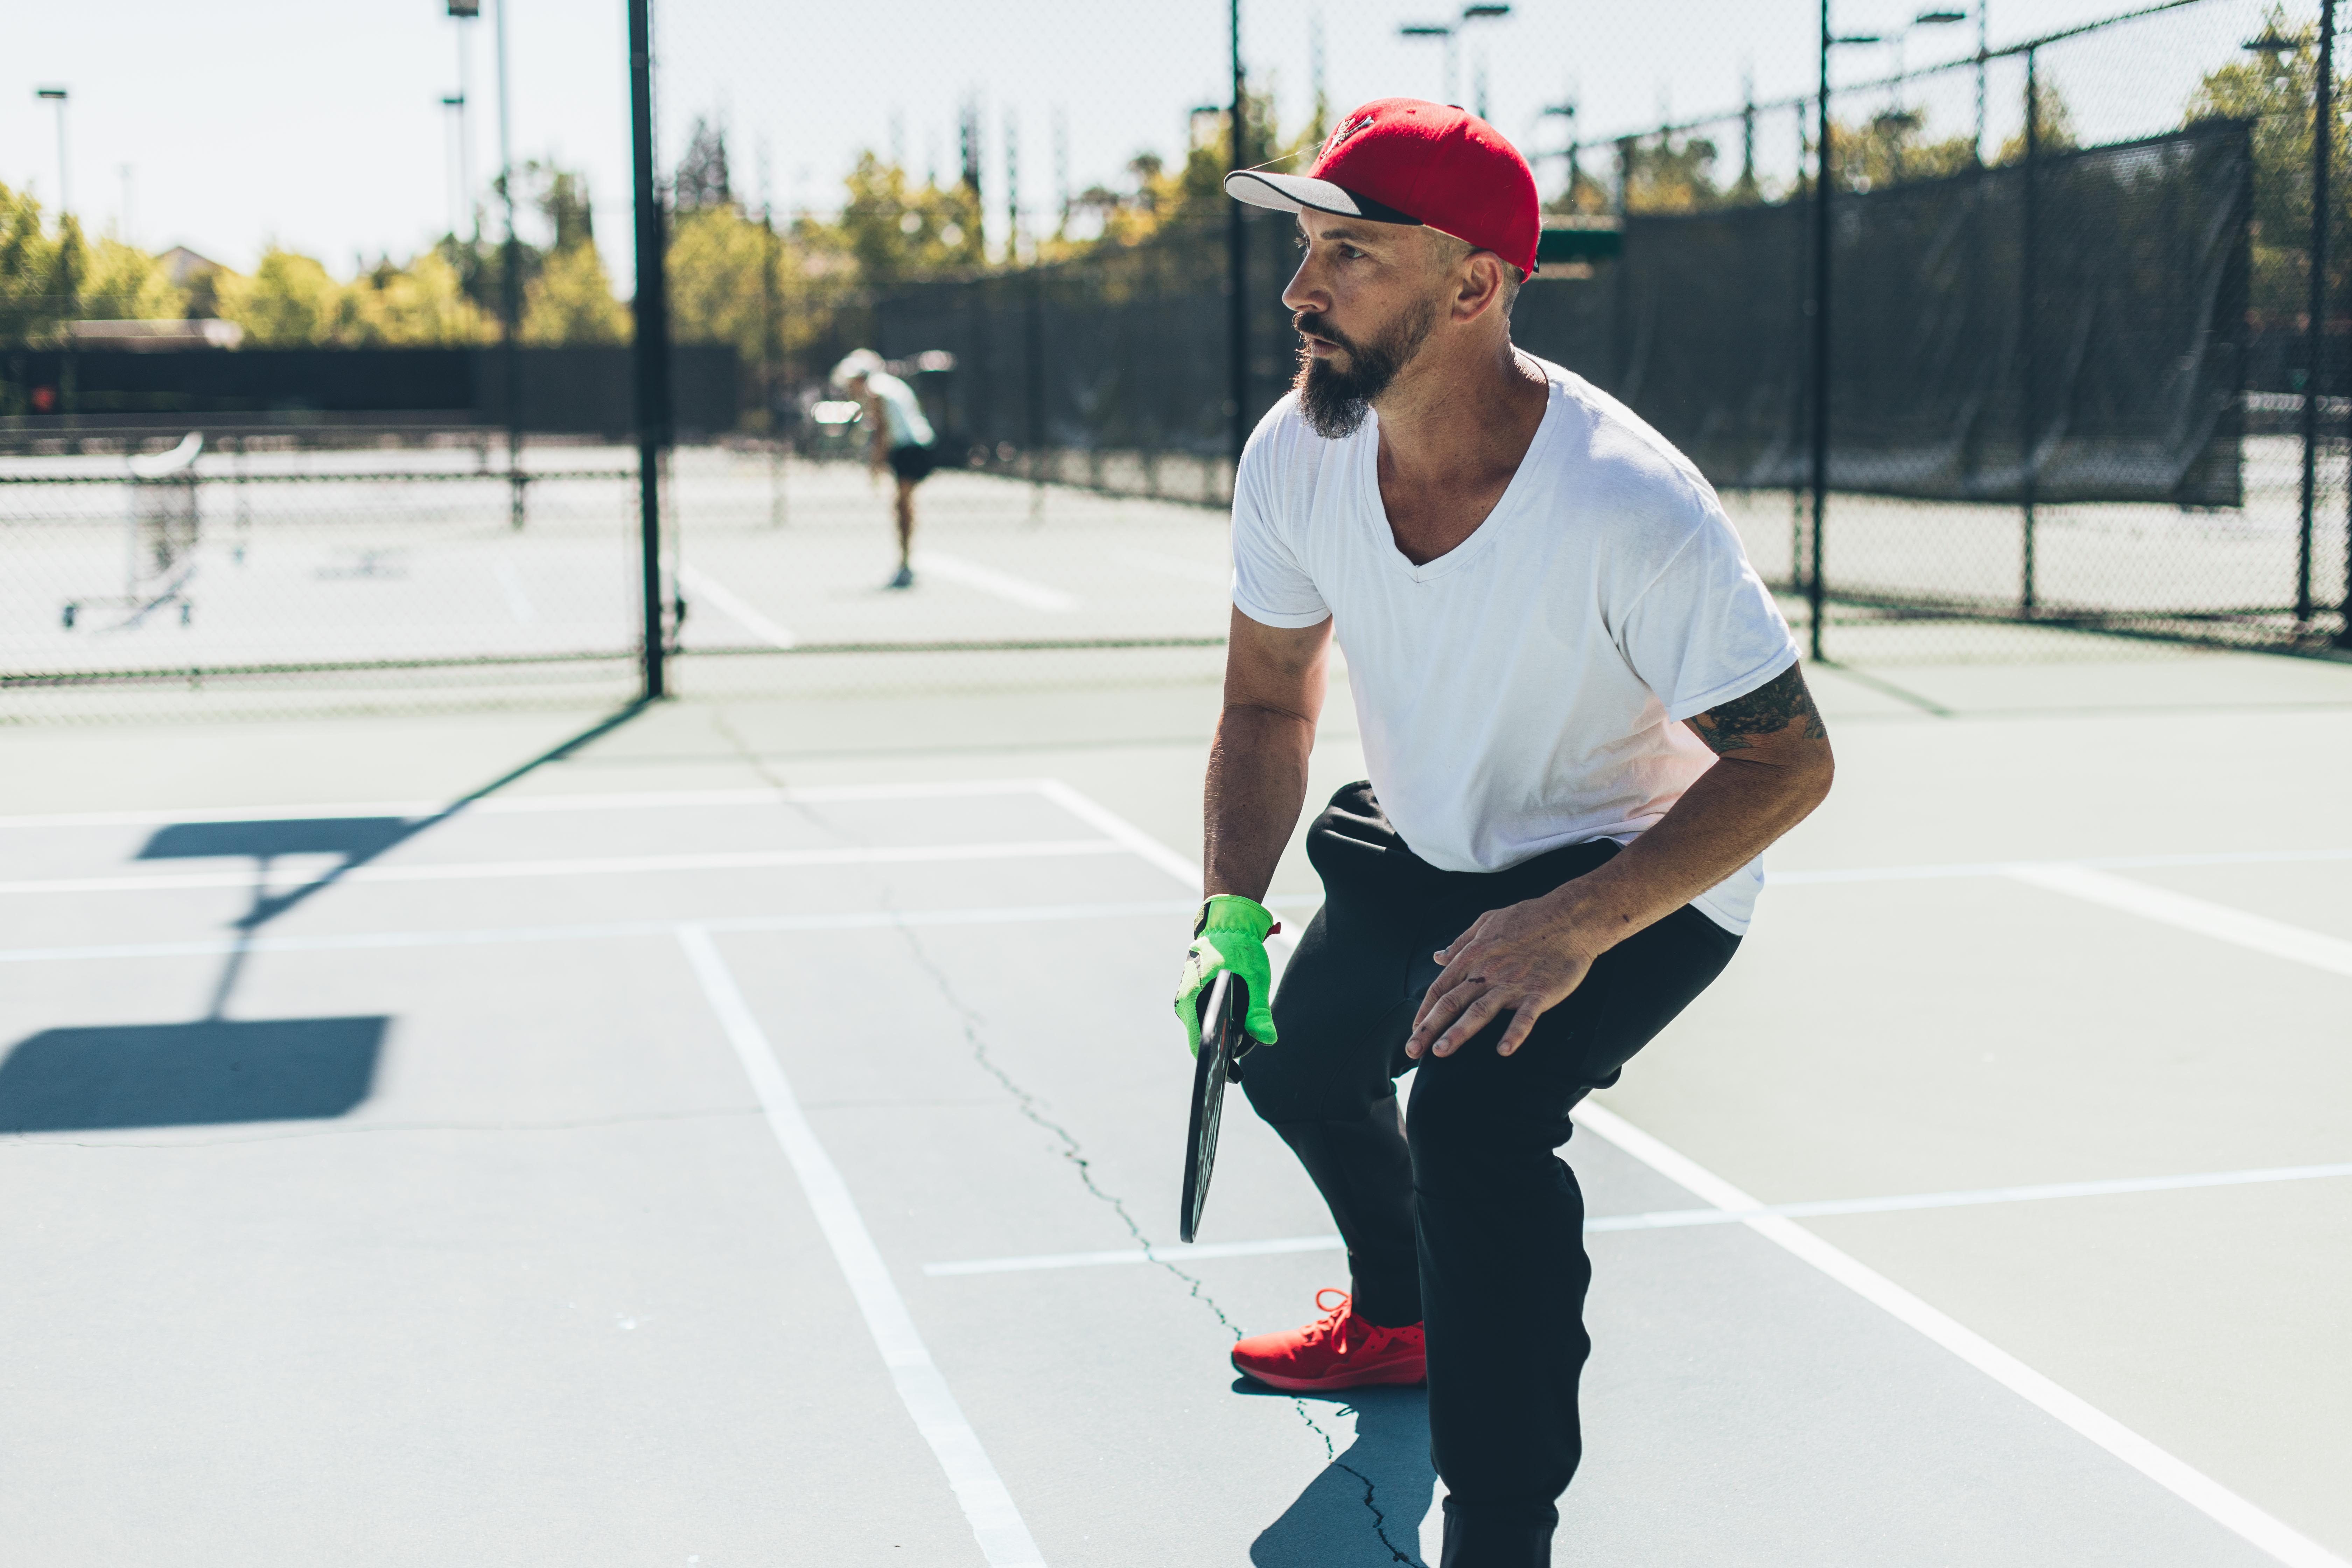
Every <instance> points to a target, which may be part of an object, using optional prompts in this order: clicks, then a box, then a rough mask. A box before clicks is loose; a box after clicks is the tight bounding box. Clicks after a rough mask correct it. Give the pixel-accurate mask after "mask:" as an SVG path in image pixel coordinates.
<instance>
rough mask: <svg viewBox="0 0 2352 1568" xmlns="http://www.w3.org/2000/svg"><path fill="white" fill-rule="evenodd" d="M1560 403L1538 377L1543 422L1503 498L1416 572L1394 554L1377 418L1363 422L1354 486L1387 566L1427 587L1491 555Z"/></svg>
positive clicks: (1554, 386) (1554, 385)
mask: <svg viewBox="0 0 2352 1568" xmlns="http://www.w3.org/2000/svg"><path fill="white" fill-rule="evenodd" d="M1560 401H1561V400H1560V384H1559V383H1558V382H1557V381H1554V380H1553V379H1552V378H1551V377H1550V376H1549V374H1547V375H1546V376H1545V377H1544V412H1543V418H1542V419H1540V420H1538V422H1537V424H1536V433H1535V436H1534V437H1533V438H1532V439H1531V440H1529V441H1528V449H1527V450H1526V451H1525V452H1523V453H1521V454H1520V455H1519V466H1518V467H1517V468H1515V469H1513V470H1512V472H1511V482H1510V483H1509V484H1507V485H1505V486H1504V487H1503V493H1502V494H1501V495H1500V496H1499V497H1497V498H1496V501H1495V504H1494V506H1493V507H1492V508H1491V509H1490V510H1488V511H1487V513H1486V516H1485V517H1484V518H1482V519H1480V520H1479V522H1478V526H1477V527H1475V528H1474V529H1472V530H1471V531H1470V535H1469V537H1468V538H1466V539H1465V540H1463V542H1461V543H1459V544H1457V545H1455V546H1454V548H1453V549H1451V550H1449V551H1447V552H1445V553H1444V554H1443V555H1439V556H1435V557H1433V558H1432V559H1430V560H1428V561H1425V562H1423V563H1421V564H1420V565H1418V566H1416V565H1414V564H1413V563H1412V560H1411V559H1410V558H1409V557H1408V556H1407V555H1406V554H1405V552H1403V551H1402V550H1400V549H1398V548H1397V542H1396V529H1395V528H1394V527H1393V526H1391V524H1390V522H1389V508H1388V502H1387V501H1385V500H1381V426H1380V417H1381V416H1379V415H1378V414H1371V415H1368V416H1366V417H1365V421H1364V429H1363V437H1364V439H1363V441H1362V447H1363V456H1362V457H1361V458H1359V459H1358V461H1357V465H1356V482H1357V484H1358V485H1359V486H1360V489H1361V492H1362V495H1363V500H1364V515H1366V516H1368V517H1370V519H1371V520H1372V526H1373V527H1374V529H1375V530H1377V531H1378V533H1379V546H1380V550H1381V553H1382V554H1383V555H1385V556H1386V557H1387V558H1388V562H1389V564H1390V565H1391V567H1392V568H1393V569H1394V570H1396V571H1398V572H1402V574H1404V575H1405V576H1406V577H1407V578H1409V579H1410V580H1412V582H1415V583H1429V582H1433V581H1435V580H1436V579H1437V578H1440V577H1443V576H1444V575H1445V574H1447V573H1449V572H1454V571H1458V570H1460V569H1461V568H1462V567H1463V566H1465V565H1466V564H1468V563H1471V562H1474V561H1475V560H1477V559H1478V557H1479V556H1481V555H1483V554H1485V553H1486V552H1487V551H1488V550H1490V549H1492V548H1493V547H1494V543H1495V540H1496V536H1497V535H1499V534H1500V533H1501V532H1502V531H1503V528H1502V526H1499V525H1504V524H1507V522H1508V521H1510V517H1509V514H1510V513H1511V512H1512V511H1513V510H1514V503H1515V502H1516V501H1517V499H1518V497H1519V494H1520V492H1521V490H1522V489H1524V488H1525V487H1527V486H1528V485H1529V484H1532V483H1533V482H1534V481H1533V480H1530V479H1528V468H1530V467H1532V466H1533V464H1534V460H1535V457H1536V454H1537V453H1538V451H1540V450H1541V449H1542V447H1543V444H1544V442H1545V441H1546V440H1547V439H1548V438H1549V437H1550V435H1551V432H1552V426H1553V425H1554V423H1555V422H1556V421H1557V420H1558V419H1559V405H1560Z"/></svg>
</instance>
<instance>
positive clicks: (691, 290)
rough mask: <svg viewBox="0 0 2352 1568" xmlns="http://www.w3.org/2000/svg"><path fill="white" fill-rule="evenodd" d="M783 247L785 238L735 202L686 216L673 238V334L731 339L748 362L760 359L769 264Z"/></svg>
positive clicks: (702, 340) (697, 340)
mask: <svg viewBox="0 0 2352 1568" xmlns="http://www.w3.org/2000/svg"><path fill="white" fill-rule="evenodd" d="M782 248H783V239H782V237H781V236H775V237H772V236H770V234H769V233H768V231H767V229H766V228H765V227H764V226H761V225H760V224H758V223H755V222H753V221H752V220H751V218H749V217H746V216H744V215H743V214H742V213H741V212H740V211H738V210H737V209H736V208H735V207H733V206H731V205H730V206H711V207H704V208H702V209H700V210H699V211H696V212H689V213H686V214H683V215H681V216H679V218H678V220H677V227H676V228H675V229H673V230H672V231H671V234H670V240H669V265H668V269H667V279H668V283H669V310H670V332H671V335H672V336H674V337H675V338H677V341H678V342H689V343H732V344H733V345H734V346H735V352H736V353H739V354H741V355H742V356H743V358H744V360H745V361H746V362H751V361H756V360H757V359H758V358H759V357H760V345H761V338H762V337H763V335H764V334H765V332H766V331H767V296H768V282H767V275H766V268H767V266H768V264H769V258H770V256H771V255H772V252H774V251H780V250H782ZM780 269H781V263H780ZM779 291H780V292H781V280H780V286H779Z"/></svg>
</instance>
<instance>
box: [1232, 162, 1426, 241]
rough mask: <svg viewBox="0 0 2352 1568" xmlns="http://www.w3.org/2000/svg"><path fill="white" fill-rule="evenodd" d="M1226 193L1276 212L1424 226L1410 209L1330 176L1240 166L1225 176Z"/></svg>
mask: <svg viewBox="0 0 2352 1568" xmlns="http://www.w3.org/2000/svg"><path fill="white" fill-rule="evenodd" d="M1225 195H1229V196H1231V197H1233V198H1234V200H1235V201H1237V202H1246V203H1248V204H1249V205H1251V206H1254V207H1272V208H1273V209H1274V210H1275V211H1276V212H1286V213H1295V212H1303V211H1314V212H1318V213H1332V214H1336V215H1337V216H1340V217H1360V218H1362V219H1363V220H1364V221H1366V222H1367V223H1393V224H1403V225H1406V226H1411V227H1413V228H1419V227H1420V226H1422V224H1421V220H1420V219H1419V218H1417V217H1414V216H1412V214H1410V213H1401V212H1399V211H1397V210H1396V208H1394V207H1392V206H1387V205H1382V204H1381V203H1380V202H1376V201H1374V200H1372V198H1371V197H1370V196H1360V195H1356V193H1355V192H1353V191H1350V190H1348V189H1346V188H1345V187H1343V186H1340V185H1335V184H1332V183H1331V182H1330V181H1328V180H1317V179H1310V178H1309V177H1308V176H1307V175H1305V174H1270V173H1268V172H1266V171H1265V170H1263V169H1240V170H1236V171H1235V172H1234V173H1233V174H1227V175H1226V176H1225Z"/></svg>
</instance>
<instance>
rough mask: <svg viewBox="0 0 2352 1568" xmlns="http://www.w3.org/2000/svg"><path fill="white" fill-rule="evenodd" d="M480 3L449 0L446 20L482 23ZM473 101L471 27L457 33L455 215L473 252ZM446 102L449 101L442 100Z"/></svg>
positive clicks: (476, 213)
mask: <svg viewBox="0 0 2352 1568" xmlns="http://www.w3.org/2000/svg"><path fill="white" fill-rule="evenodd" d="M481 11H482V7H481V0H450V4H449V16H450V17H451V19H452V20H454V21H457V22H473V21H478V20H480V19H481ZM473 99H474V32H473V29H472V28H470V27H464V26H461V27H459V28H458V29H457V188H458V190H459V191H460V192H461V193H463V194H462V195H461V198H460V202H459V206H458V213H459V218H458V221H459V223H460V224H461V225H462V226H464V227H466V228H467V230H468V231H469V237H470V238H471V239H472V241H473V243H474V245H475V247H476V248H479V247H480V246H481V243H482V205H481V203H479V202H478V201H477V200H475V199H474V122H473V121H472V120H471V119H469V118H468V117H467V113H466V108H467V105H468V104H469V103H471V102H472V101H473ZM442 101H443V102H445V103H446V102H447V101H448V100H446V99H444V100H442Z"/></svg>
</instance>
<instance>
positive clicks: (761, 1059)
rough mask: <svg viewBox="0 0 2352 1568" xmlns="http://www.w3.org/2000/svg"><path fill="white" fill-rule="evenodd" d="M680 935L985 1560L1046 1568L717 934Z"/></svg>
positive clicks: (1005, 1567) (685, 930)
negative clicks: (737, 980) (812, 1124)
mask: <svg viewBox="0 0 2352 1568" xmlns="http://www.w3.org/2000/svg"><path fill="white" fill-rule="evenodd" d="M677 941H678V945H679V946H680V947H683V948H684V949H685V950H686V957H687V962H688V963H690V964H692V965H693V967H694V973H695V978H696V979H698V980H699V981H700V982H701V983H702V993H703V995H704V996H705V997H707V998H708V999H709V1003H710V1008H711V1011H712V1012H714V1013H716V1014H717V1015H718V1016H719V1026H720V1027H721V1028H723V1029H724V1030H725V1031H726V1034H727V1042H728V1044H730V1045H731V1046H733V1047H735V1057H736V1059H737V1060H738V1061H740V1062H741V1063H742V1064H743V1075H744V1077H746V1078H748V1079H751V1088H752V1089H753V1090H754V1091H755V1092H756V1093H757V1094H758V1095H759V1097H760V1104H761V1109H763V1110H765V1111H766V1112H767V1119H768V1129H769V1131H772V1132H773V1133H774V1134H775V1136H776V1142H778V1143H779V1144H781V1145H782V1147H783V1151H784V1157H785V1158H786V1159H787V1160H789V1161H791V1162H792V1166H793V1173H794V1174H795V1175H797V1176H798V1177H800V1183H801V1191H802V1192H803V1194H805V1195H806V1196H807V1198H808V1202H809V1207H810V1208H811V1209H813V1210H814V1211H815V1213H816V1222H817V1225H818V1226H819V1227H820V1228H821V1229H822V1230H823V1231H824V1240H825V1245H826V1246H827V1247H831V1248H832V1249H833V1259H834V1262H835V1263H836V1264H838V1265H839V1266H840V1268H841V1272H842V1274H843V1276H844V1277H845V1279H847V1280H848V1281H849V1289H850V1293H851V1294H852V1295H854V1296H855V1297H856V1299H857V1310H858V1311H859V1313H860V1314H862V1315H863V1316H864V1317H865V1319H866V1332H868V1333H869V1334H871V1335H873V1337H874V1344H875V1348H876V1349H877V1350H879V1351H880V1352H882V1361H883V1363H884V1364H885V1365H886V1366H887V1367H888V1368H889V1369H890V1381H891V1382H892V1383H894V1384H897V1385H898V1398H899V1400H900V1402H901V1403H903V1404H904V1405H906V1407H907V1414H908V1415H910V1416H912V1417H913V1418H914V1422H915V1428H916V1430H917V1431H919V1432H920V1433H921V1434H922V1435H923V1441H924V1442H926V1443H928V1444H929V1445H930V1448H931V1453H932V1454H933V1456H934V1457H936V1458H938V1460H939V1462H940V1468H941V1469H943V1470H945V1471H946V1472H947V1477H948V1485H949V1486H950V1488H952V1489H954V1491H955V1495H956V1501H957V1502H958V1503H960V1504H961V1505H962V1507H963V1516H964V1519H965V1520H966V1521H968V1522H969V1523H970V1524H971V1533H972V1535H973V1536H974V1538H976V1539H977V1540H978V1541H979V1542H980V1550H981V1553H982V1556H984V1557H986V1558H987V1559H988V1561H989V1563H990V1564H991V1565H992V1568H1044V1565H1045V1556H1044V1554H1043V1553H1041V1552H1039V1551H1038V1550H1037V1543H1036V1542H1034V1541H1033V1540H1032V1539H1030V1535H1029V1527H1028V1525H1027V1524H1026V1523H1024V1521H1023V1520H1022V1518H1021V1510H1020V1508H1019V1507H1018V1506H1017V1505H1016V1504H1015V1503H1014V1502H1013V1494H1012V1493H1011V1492H1010V1491H1008V1490H1006V1489H1005V1486H1004V1481H1003V1478H1002V1477H1000V1476H999V1475H998V1474H997V1473H996V1467H995V1466H994V1465H993V1464H992V1463H990V1462H989V1458H988V1451H987V1450H986V1449H985V1448H982V1447H981V1445H980V1435H979V1434H978V1433H976V1432H974V1431H973V1430H972V1429H971V1422H969V1421H967V1420H966V1419H965V1418H964V1414H963V1407H962V1406H961V1405H958V1404H957V1403H956V1397H955V1392H954V1391H953V1390H952V1389H950V1388H949V1387H948V1380H947V1379H946V1378H945V1377H944V1376H942V1375H940V1369H939V1366H938V1364H937V1363H934V1362H933V1361H932V1360H931V1352H930V1349H929V1346H927V1345H925V1344H924V1343H923V1336H922V1335H921V1333H920V1332H919V1331H917V1330H916V1328H915V1320H914V1317H913V1315H912V1314H911V1313H909V1312H908V1310H907V1303H906V1300H905V1299H904V1298H903V1297H901V1296H900V1295H899V1294H898V1286H897V1285H896V1284H895V1283H893V1282H892V1280H891V1279H890V1269H889V1266H888V1265H887V1264H885V1263H884V1262H883V1261H882V1253H881V1250H880V1249H879V1248H877V1247H876V1246H875V1245H874V1237H873V1236H872V1235H871V1234H869V1233H868V1232H867V1230H866V1222H865V1221H864V1220H863V1219H861V1218H859V1217H858V1214H857V1205H856V1201H855V1200H854V1199H852V1198H851V1197H850V1195H849V1184H848V1183H846V1182H845V1181H844V1180H842V1175H841V1170H840V1168H839V1167H838V1166H836V1165H835V1164H834V1163H833V1159H832V1156H830V1155H828V1154H827V1153H826V1152H824V1144H823V1143H821V1142H818V1141H817V1136H816V1132H815V1130H814V1129H813V1128H811V1127H810V1126H809V1124H808V1118H807V1117H806V1116H804V1115H803V1114H802V1112H801V1106H800V1101H799V1100H798V1099H796V1098H795V1097H794V1096H793V1086H792V1083H791V1081H790V1080H789V1079H786V1078H785V1077H784V1069H783V1068H782V1067H781V1066H779V1065H778V1063H777V1060H776V1053H775V1049H774V1047H772V1046H771V1045H770V1044H769V1042H768V1037H767V1033H766V1031H764V1030H763V1029H761V1027H760V1021H759V1019H758V1018H757V1017H755V1016H753V1015H752V1012H751V1004H749V1003H748V1002H746V1001H745V1000H744V999H743V993H742V991H741V990H740V988H739V987H738V986H737V985H736V984H735V976H734V975H733V974H732V973H730V972H729V970H728V968H727V963H726V961H725V960H724V959H722V958H721V957H720V956H719V948H718V945H717V944H716V943H714V942H712V941H711V940H710V933H709V931H704V930H703V929H701V928H700V927H698V926H679V927H677Z"/></svg>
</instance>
